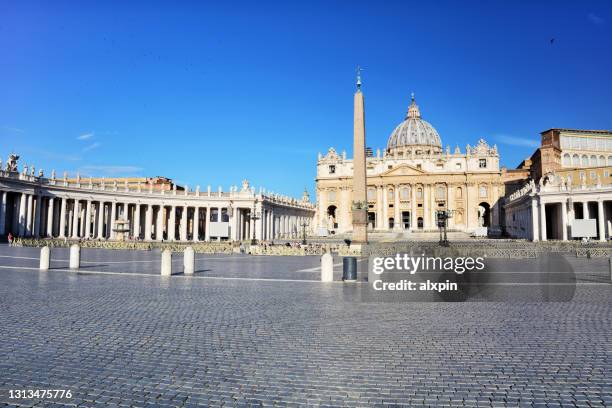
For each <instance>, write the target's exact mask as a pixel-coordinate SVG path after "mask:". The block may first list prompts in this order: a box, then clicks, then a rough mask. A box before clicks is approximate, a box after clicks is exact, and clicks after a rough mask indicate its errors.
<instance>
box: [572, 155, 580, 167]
mask: <svg viewBox="0 0 612 408" xmlns="http://www.w3.org/2000/svg"><path fill="white" fill-rule="evenodd" d="M572 165H573V166H574V167H578V166H580V156H578V155H577V154H575V153H574V155H573V156H572Z"/></svg>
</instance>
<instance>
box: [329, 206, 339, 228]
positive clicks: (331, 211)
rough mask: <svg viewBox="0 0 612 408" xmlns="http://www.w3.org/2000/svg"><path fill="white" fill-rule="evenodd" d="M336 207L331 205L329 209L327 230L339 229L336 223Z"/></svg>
mask: <svg viewBox="0 0 612 408" xmlns="http://www.w3.org/2000/svg"><path fill="white" fill-rule="evenodd" d="M336 209H337V208H336V206H335V205H330V206H329V207H327V229H330V230H332V229H336V228H338V223H337V222H336Z"/></svg>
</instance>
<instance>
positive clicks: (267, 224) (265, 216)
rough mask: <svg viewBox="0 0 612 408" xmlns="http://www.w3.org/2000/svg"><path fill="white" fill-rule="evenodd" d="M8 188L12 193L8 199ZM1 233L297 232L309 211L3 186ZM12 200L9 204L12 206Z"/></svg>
mask: <svg viewBox="0 0 612 408" xmlns="http://www.w3.org/2000/svg"><path fill="white" fill-rule="evenodd" d="M8 194H11V196H12V199H11V200H9V196H8ZM0 199H1V202H0V235H1V234H8V233H9V232H11V233H13V234H14V235H18V236H26V237H49V238H51V237H53V238H69V239H99V240H105V239H108V240H115V239H127V240H129V239H133V240H144V241H151V240H155V241H162V240H165V241H191V242H198V241H213V240H228V239H231V240H246V239H251V238H253V237H255V238H256V239H258V240H262V239H263V240H272V239H279V238H298V237H301V235H302V226H303V225H304V224H307V225H308V224H309V220H310V217H308V216H307V215H304V214H301V213H300V211H296V210H294V209H291V208H284V207H281V206H275V205H270V204H269V203H264V204H262V203H261V202H259V204H258V205H257V207H255V208H257V211H256V212H255V215H253V214H254V213H253V208H254V207H253V206H252V205H249V206H248V207H241V206H239V205H236V204H234V206H232V204H231V203H230V204H229V205H228V204H227V203H226V204H225V205H221V204H218V205H215V203H206V205H197V204H196V203H168V202H154V203H153V202H143V201H141V200H138V201H136V202H135V201H133V200H117V199H110V200H107V199H91V198H85V199H83V198H70V197H61V196H55V195H45V194H29V193H26V192H12V193H11V192H7V191H1V192H0ZM9 201H10V207H11V208H9Z"/></svg>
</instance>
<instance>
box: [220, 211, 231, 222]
mask: <svg viewBox="0 0 612 408" xmlns="http://www.w3.org/2000/svg"><path fill="white" fill-rule="evenodd" d="M221 222H229V213H228V212H227V208H222V209H221Z"/></svg>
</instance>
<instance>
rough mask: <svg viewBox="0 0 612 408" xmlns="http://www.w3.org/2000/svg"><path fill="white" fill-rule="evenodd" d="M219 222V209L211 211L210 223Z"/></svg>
mask: <svg viewBox="0 0 612 408" xmlns="http://www.w3.org/2000/svg"><path fill="white" fill-rule="evenodd" d="M217 221H219V210H218V209H217V208H211V209H210V222H217Z"/></svg>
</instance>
